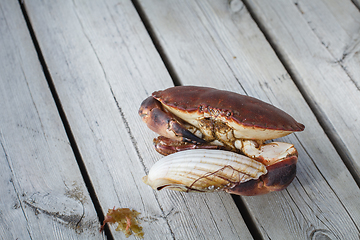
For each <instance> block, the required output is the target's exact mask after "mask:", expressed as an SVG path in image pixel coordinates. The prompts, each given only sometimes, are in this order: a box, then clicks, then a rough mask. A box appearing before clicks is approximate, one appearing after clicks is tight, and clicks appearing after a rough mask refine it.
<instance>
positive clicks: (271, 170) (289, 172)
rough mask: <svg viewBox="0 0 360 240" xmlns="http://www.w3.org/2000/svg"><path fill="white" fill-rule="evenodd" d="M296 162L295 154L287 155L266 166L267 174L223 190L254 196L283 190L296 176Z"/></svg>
mask: <svg viewBox="0 0 360 240" xmlns="http://www.w3.org/2000/svg"><path fill="white" fill-rule="evenodd" d="M296 163H297V156H296V155H294V156H291V157H288V158H287V159H284V160H282V161H280V162H277V163H275V164H273V165H270V166H267V167H266V169H267V171H268V172H267V174H265V175H263V176H260V177H259V178H258V179H253V180H250V181H247V182H244V183H241V184H238V185H236V186H234V187H232V188H228V189H225V191H226V192H228V193H232V194H237V195H242V196H255V195H261V194H266V193H269V192H273V191H280V190H283V189H285V188H286V187H287V186H288V185H289V184H290V183H291V182H292V180H293V179H294V178H295V176H296Z"/></svg>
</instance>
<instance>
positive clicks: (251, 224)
mask: <svg viewBox="0 0 360 240" xmlns="http://www.w3.org/2000/svg"><path fill="white" fill-rule="evenodd" d="M131 2H132V4H133V5H134V7H135V9H136V11H137V13H138V14H139V17H140V19H141V21H142V23H143V24H144V27H145V29H146V31H147V32H148V34H149V36H150V38H151V41H152V42H153V44H154V46H155V48H156V51H157V52H158V53H159V55H160V57H161V60H162V61H163V62H164V65H165V67H166V69H167V71H168V73H169V75H170V77H171V79H172V81H173V83H174V85H175V86H181V85H182V83H181V81H180V77H179V76H178V74H177V73H176V71H175V68H174V66H173V64H172V63H171V61H170V59H169V57H168V56H167V54H166V53H165V51H164V49H163V47H162V46H161V44H160V41H159V39H158V38H157V36H156V34H155V33H154V30H153V27H152V26H151V23H150V21H149V20H148V17H147V16H146V14H145V12H144V11H143V9H142V7H141V5H140V3H139V1H138V0H131ZM232 199H233V200H234V202H235V205H236V207H237V208H238V210H239V212H240V214H241V217H242V218H243V219H244V221H245V224H246V226H247V228H248V229H249V231H250V233H251V236H252V237H253V238H254V239H262V237H261V233H260V231H259V229H258V227H257V225H256V223H255V221H254V219H253V218H252V217H251V214H250V211H249V209H248V208H247V207H246V205H245V203H244V201H243V199H242V198H241V197H240V196H234V195H232Z"/></svg>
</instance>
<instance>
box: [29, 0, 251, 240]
mask: <svg viewBox="0 0 360 240" xmlns="http://www.w3.org/2000/svg"><path fill="white" fill-rule="evenodd" d="M26 9H27V11H28V13H29V16H30V20H31V23H32V25H33V27H34V30H35V33H36V36H37V38H38V39H39V43H40V47H41V50H42V51H43V54H44V57H45V60H46V64H47V66H48V68H49V71H50V74H51V77H52V79H53V81H54V83H55V87H56V91H57V92H58V95H59V97H60V101H61V104H62V106H63V108H64V111H65V114H66V117H67V118H68V121H69V123H70V127H71V129H72V131H73V134H74V137H75V140H76V142H77V144H78V147H79V150H80V153H81V156H82V158H83V159H84V161H85V165H86V169H87V171H88V172H89V175H90V178H91V182H92V184H93V186H94V188H95V191H96V194H97V196H98V198H99V201H100V204H101V206H102V210H103V211H104V212H106V211H107V209H108V208H112V207H113V206H116V207H129V208H133V209H135V210H136V211H139V212H141V215H140V220H141V225H142V226H143V228H144V232H145V236H144V237H145V239H251V238H252V237H251V235H250V233H249V231H248V229H247V227H246V225H245V223H244V221H243V219H242V218H241V215H240V213H239V211H238V209H237V208H236V206H235V204H234V202H233V200H232V198H231V196H230V195H228V194H225V193H221V194H182V193H177V192H170V191H163V192H154V191H153V190H152V189H151V188H150V187H148V186H147V185H145V184H144V183H142V182H141V178H142V177H143V176H144V175H145V174H146V173H147V172H148V169H149V168H150V167H151V166H152V165H153V163H154V162H155V161H156V160H158V159H159V158H160V156H159V155H158V154H157V153H155V151H154V149H153V147H152V138H154V137H155V134H154V133H152V132H151V131H150V130H148V129H147V127H146V125H145V124H144V123H142V121H141V119H140V117H139V116H138V113H137V112H138V108H139V106H140V103H141V102H142V100H143V99H145V98H146V97H147V96H149V95H150V94H151V93H152V92H153V91H155V90H157V89H163V88H166V87H170V86H172V85H173V83H172V80H171V79H170V77H169V74H168V72H167V71H166V68H165V67H164V64H163V62H162V60H161V58H160V57H159V55H158V53H157V52H156V50H155V48H154V46H153V44H152V41H151V39H150V38H149V36H148V33H147V32H146V30H145V28H144V26H143V23H142V22H141V20H140V18H139V16H138V15H137V12H136V11H135V9H134V7H133V5H132V3H131V2H130V1H117V0H111V1H105V2H102V1H63V0H61V1H51V2H42V1H28V2H26ZM111 230H112V233H113V235H114V237H115V238H117V239H118V238H124V235H122V234H121V233H118V232H115V231H113V230H114V228H113V227H112V228H111Z"/></svg>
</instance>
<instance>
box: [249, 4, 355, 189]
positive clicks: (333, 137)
mask: <svg viewBox="0 0 360 240" xmlns="http://www.w3.org/2000/svg"><path fill="white" fill-rule="evenodd" d="M353 2H354V1H353ZM243 3H244V5H245V7H246V8H247V10H248V11H249V13H250V15H251V17H252V19H253V20H254V22H255V23H256V24H257V26H258V27H259V29H260V31H261V32H262V33H263V35H264V37H265V38H266V40H267V41H268V42H269V44H270V46H271V48H272V49H273V50H274V53H275V54H276V56H277V57H278V59H279V60H280V62H281V64H282V65H283V66H284V68H285V69H286V71H287V72H288V74H289V75H290V77H291V79H293V81H294V83H295V85H296V87H297V88H298V90H299V92H300V93H301V95H302V96H303V97H304V99H305V101H306V103H307V104H308V106H309V107H310V109H311V111H312V112H313V113H314V115H315V117H316V119H317V121H318V122H319V124H320V126H321V128H322V129H323V130H324V132H325V134H326V135H327V137H328V138H329V140H330V142H331V143H332V145H333V146H334V148H335V150H336V152H337V153H338V154H339V156H340V158H341V159H342V161H343V162H344V164H345V166H346V168H347V169H348V171H349V172H350V174H351V176H352V177H353V179H354V180H355V182H356V184H357V185H358V186H359V187H360V176H358V175H357V173H356V171H355V170H354V168H353V167H352V163H351V160H350V159H349V153H348V152H347V151H346V146H345V145H344V143H343V142H342V141H341V139H340V138H339V136H337V134H336V133H333V132H332V131H329V129H330V128H331V126H329V124H327V122H326V119H325V118H323V117H322V116H323V115H324V114H323V113H322V112H321V109H320V108H318V107H317V106H316V103H314V102H313V101H312V100H311V96H310V95H309V94H307V93H306V91H305V89H304V88H303V87H302V85H301V84H299V80H298V77H297V76H296V74H295V73H294V71H293V70H291V67H290V65H289V63H288V62H287V61H286V60H285V57H284V56H283V54H282V53H281V51H280V50H279V48H278V47H277V46H276V44H275V43H274V40H273V39H272V37H271V34H269V32H268V31H269V30H267V29H266V27H265V26H264V25H263V24H262V23H261V21H260V20H259V18H258V16H257V15H256V13H255V11H254V10H253V9H252V7H251V5H250V4H249V2H248V0H243ZM357 3H359V5H358V4H355V3H354V4H355V5H356V6H357V7H360V1H359V2H357Z"/></svg>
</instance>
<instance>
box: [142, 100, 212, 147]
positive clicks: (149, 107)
mask: <svg viewBox="0 0 360 240" xmlns="http://www.w3.org/2000/svg"><path fill="white" fill-rule="evenodd" d="M139 115H140V116H141V118H142V120H143V121H144V122H145V123H146V125H147V126H148V127H149V128H150V129H151V130H153V131H154V132H156V133H158V134H160V135H161V136H164V137H167V138H170V139H173V140H177V141H184V142H193V143H205V140H203V139H201V138H199V137H197V136H195V135H194V134H193V133H191V132H190V131H189V130H187V129H186V128H185V127H184V126H183V125H182V124H181V123H179V121H178V120H177V118H176V117H175V116H174V115H173V114H171V113H169V112H165V111H164V109H163V108H162V106H161V103H160V102H158V101H157V100H156V99H154V98H153V97H148V98H146V99H145V100H144V101H143V102H142V104H141V107H140V109H139Z"/></svg>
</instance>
